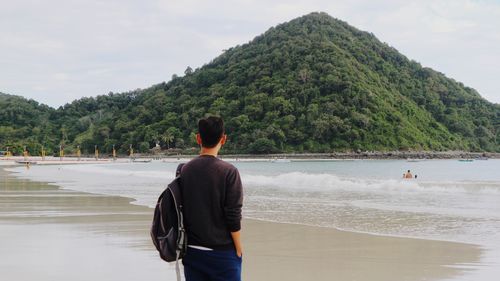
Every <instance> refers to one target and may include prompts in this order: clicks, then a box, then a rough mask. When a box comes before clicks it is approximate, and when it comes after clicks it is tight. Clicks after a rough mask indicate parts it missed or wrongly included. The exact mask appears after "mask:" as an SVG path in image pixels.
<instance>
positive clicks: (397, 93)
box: [0, 13, 500, 154]
mask: <svg viewBox="0 0 500 281" xmlns="http://www.w3.org/2000/svg"><path fill="white" fill-rule="evenodd" d="M207 114H216V115H220V116H222V117H223V118H224V120H225V122H226V128H227V132H228V134H229V141H228V143H227V145H226V148H225V150H224V151H225V152H227V153H256V154H258V153H278V152H297V153H300V152H331V151H352V150H354V151H357V150H361V151H365V150H369V151H371V150H377V151H389V150H409V149H410V150H435V151H443V150H465V151H496V152H500V146H499V143H498V139H499V137H500V136H499V132H500V120H499V114H500V105H499V104H493V103H490V102H488V101H487V100H485V99H483V98H482V97H481V96H480V95H479V94H478V93H477V92H476V91H475V90H474V89H471V88H469V87H466V86H464V85H463V84H462V83H460V82H456V81H454V80H453V79H450V78H447V77H446V76H445V75H443V74H442V73H439V72H437V71H434V70H432V69H430V68H425V67H422V66H421V65H420V64H419V63H417V62H415V61H411V60H409V59H407V58H406V57H405V56H403V55H402V54H400V53H399V52H398V51H397V50H396V49H394V48H392V47H390V46H389V45H387V44H385V43H382V42H380V41H379V40H378V39H377V38H376V37H375V36H374V35H373V34H370V33H367V32H363V31H360V30H358V29H356V28H354V27H352V26H350V25H348V24H347V23H345V22H343V21H340V20H337V19H334V18H332V17H330V16H329V15H327V14H325V13H312V14H309V15H306V16H303V17H300V18H297V19H294V20H292V21H290V22H287V23H284V24H281V25H278V26H276V27H272V28H270V29H269V30H268V31H266V32H265V33H264V34H262V35H259V36H257V37H256V38H255V39H253V40H252V41H251V42H249V43H247V44H243V45H240V46H236V47H234V48H231V49H229V50H227V51H225V52H224V53H223V54H222V55H220V56H219V57H217V58H215V59H214V60H212V61H211V62H210V63H208V64H206V65H204V66H202V67H201V68H199V69H196V70H193V69H191V68H189V67H188V68H187V69H186V71H185V73H184V76H183V77H178V76H176V75H174V76H173V77H172V79H171V80H170V82H168V83H161V84H158V85H155V86H152V87H150V88H148V89H144V90H137V91H132V92H128V93H121V94H114V93H110V94H108V95H102V96H98V97H96V98H82V99H79V100H76V101H74V102H72V103H70V104H66V105H64V106H63V107H60V108H58V109H53V108H50V107H48V106H45V105H40V104H38V103H37V102H35V101H33V100H26V99H24V98H21V97H15V96H9V95H4V94H0V150H2V149H4V147H6V146H10V147H12V148H13V149H14V151H16V152H17V153H19V152H20V150H21V151H22V147H23V146H24V145H26V146H28V148H29V150H30V152H31V154H39V151H40V149H41V146H42V145H43V146H45V148H46V149H47V150H48V152H49V153H53V152H55V151H57V149H58V147H59V144H61V143H62V144H63V145H64V146H65V147H66V149H67V150H68V151H74V149H75V147H76V146H77V145H80V146H81V147H82V149H83V151H84V152H85V151H86V152H87V153H91V151H93V148H94V145H98V146H99V148H100V150H101V151H103V152H107V153H110V152H111V149H112V146H113V145H115V147H116V148H117V150H118V151H119V152H121V153H127V152H128V148H129V145H130V144H132V145H133V147H134V149H135V150H136V151H142V152H146V151H148V149H149V148H151V147H153V146H154V145H155V143H157V142H159V143H160V145H161V146H162V147H163V148H175V149H184V150H185V149H189V148H191V147H195V146H196V144H195V142H194V134H195V133H196V122H197V120H198V119H199V118H201V117H204V116H205V115H207Z"/></svg>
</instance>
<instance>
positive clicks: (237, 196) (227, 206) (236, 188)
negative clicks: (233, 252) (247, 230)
mask: <svg viewBox="0 0 500 281" xmlns="http://www.w3.org/2000/svg"><path fill="white" fill-rule="evenodd" d="M242 206H243V186H242V184H241V179H240V174H239V172H238V170H237V169H236V168H234V169H231V170H230V171H229V173H228V175H227V177H226V198H225V202H224V213H225V219H226V225H227V228H228V230H229V231H230V232H236V231H238V230H240V229H241V208H242Z"/></svg>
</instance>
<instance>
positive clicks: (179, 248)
mask: <svg viewBox="0 0 500 281" xmlns="http://www.w3.org/2000/svg"><path fill="white" fill-rule="evenodd" d="M183 165H184V164H179V166H178V167H177V172H176V177H175V179H174V180H173V181H172V182H171V183H170V184H169V185H168V186H167V188H166V189H165V190H164V191H163V192H162V193H161V195H160V197H159V198H158V202H157V203H156V208H155V212H154V215H153V224H152V226H151V238H152V239H153V244H154V245H155V247H156V249H157V250H158V252H159V253H160V257H161V258H162V259H163V260H164V261H167V262H173V261H175V262H176V271H177V278H178V279H179V280H180V270H179V259H182V258H183V257H184V255H185V254H186V248H187V237H186V230H185V229H184V222H183V214H182V190H181V182H180V171H181V168H182V166H183Z"/></svg>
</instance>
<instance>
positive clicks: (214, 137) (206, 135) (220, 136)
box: [198, 116, 226, 148]
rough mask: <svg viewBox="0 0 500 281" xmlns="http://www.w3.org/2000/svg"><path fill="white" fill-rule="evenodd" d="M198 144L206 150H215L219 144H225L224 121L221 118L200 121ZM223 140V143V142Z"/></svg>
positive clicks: (208, 118) (212, 117) (211, 117)
mask: <svg viewBox="0 0 500 281" xmlns="http://www.w3.org/2000/svg"><path fill="white" fill-rule="evenodd" d="M198 133H199V137H198V143H199V144H201V146H202V147H205V148H214V147H216V146H217V145H218V144H219V142H221V144H224V142H225V140H226V139H225V135H224V121H223V120H222V118H220V117H215V116H210V117H207V118H203V119H200V121H198ZM221 140H222V141H221Z"/></svg>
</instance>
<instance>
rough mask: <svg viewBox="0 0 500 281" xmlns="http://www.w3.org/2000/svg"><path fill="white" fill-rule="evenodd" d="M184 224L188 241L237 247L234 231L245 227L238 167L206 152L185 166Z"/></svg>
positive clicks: (204, 244)
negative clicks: (242, 219)
mask: <svg viewBox="0 0 500 281" xmlns="http://www.w3.org/2000/svg"><path fill="white" fill-rule="evenodd" d="M181 184H182V197H183V210H184V212H183V213H184V225H185V227H186V231H187V235H188V244H189V245H194V246H203V247H208V248H212V249H214V250H229V249H234V244H233V239H232V238H231V232H235V231H238V230H240V228H241V207H242V206H243V188H242V185H241V179H240V174H239V172H238V169H236V167H234V166H233V165H231V164H229V163H227V162H224V161H222V160H220V159H218V158H216V157H213V156H207V155H202V156H199V157H197V158H195V159H193V160H191V161H189V162H188V163H186V164H185V165H184V166H183V167H182V170H181Z"/></svg>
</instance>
